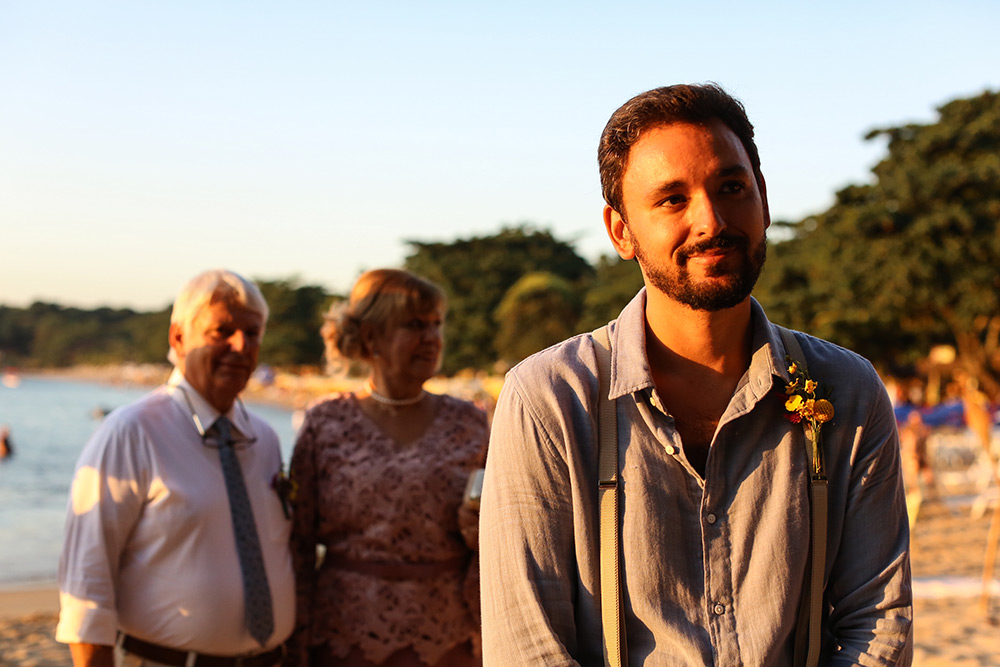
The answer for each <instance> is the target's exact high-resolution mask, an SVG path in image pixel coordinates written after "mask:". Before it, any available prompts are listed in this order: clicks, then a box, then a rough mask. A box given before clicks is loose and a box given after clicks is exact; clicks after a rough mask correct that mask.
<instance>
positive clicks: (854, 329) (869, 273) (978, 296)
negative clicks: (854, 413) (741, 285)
mask: <svg viewBox="0 0 1000 667" xmlns="http://www.w3.org/2000/svg"><path fill="white" fill-rule="evenodd" d="M938 113H939V119H938V121H937V122H935V123H932V124H927V125H920V124H909V125H904V126H901V127H895V128H884V129H877V130H873V131H872V132H870V133H869V134H868V135H867V138H868V139H875V138H879V137H886V138H888V146H887V149H888V154H887V155H886V156H885V157H884V158H883V159H882V160H881V161H880V162H879V163H878V164H877V165H876V166H875V167H874V168H873V169H872V173H873V174H874V176H875V182H874V183H872V184H870V185H852V186H849V187H847V188H844V189H843V190H841V191H840V192H838V193H837V197H836V201H835V203H834V205H833V206H832V207H831V208H830V209H829V210H827V211H825V212H824V213H821V214H819V215H817V216H813V217H811V218H807V219H806V220H803V221H801V222H799V223H797V224H796V225H794V226H793V229H794V230H795V234H794V237H793V238H792V239H791V240H789V241H786V242H783V243H779V244H775V246H774V247H773V248H772V250H773V253H772V254H773V258H772V259H770V260H769V262H768V267H767V268H766V269H765V276H764V277H763V278H762V281H761V283H762V284H761V289H760V290H759V291H758V294H759V295H760V298H761V300H762V302H764V303H765V305H766V306H767V307H768V309H769V313H770V314H771V315H772V316H776V315H778V314H779V313H780V316H781V317H782V318H784V321H785V322H787V323H788V324H790V325H791V326H795V327H797V328H801V329H803V330H805V331H809V332H811V333H813V334H815V335H817V336H821V337H824V338H829V339H831V340H833V341H835V342H838V343H841V344H843V345H846V346H848V347H851V348H854V349H857V350H858V351H860V352H862V353H863V354H865V355H866V356H869V357H871V358H873V359H876V360H881V361H883V362H884V363H885V364H896V365H902V364H906V363H910V362H913V361H914V360H915V359H916V358H918V357H919V356H922V355H926V353H927V351H928V350H929V349H930V347H931V346H932V345H934V344H939V343H949V344H955V345H957V347H958V349H959V355H960V359H961V361H962V363H963V365H965V366H966V368H967V370H969V371H971V372H973V374H974V375H976V376H977V377H978V378H979V379H980V380H981V382H982V383H983V384H984V385H985V386H987V387H994V386H995V382H996V381H995V379H994V376H995V374H996V372H997V371H998V370H1000V365H998V363H997V362H998V360H997V359H996V358H995V357H996V351H997V350H996V345H995V341H994V342H991V340H990V337H989V335H988V332H989V331H990V328H991V327H997V326H1000V322H998V321H997V319H996V318H997V316H998V313H1000V308H998V306H1000V298H998V297H1000V234H998V223H1000V94H998V93H994V92H989V91H987V92H984V93H982V94H981V95H978V96H976V97H973V98H970V99H961V100H955V101H952V102H949V103H947V104H945V105H943V106H942V107H940V109H939V110H938ZM779 321H780V320H779ZM991 369H992V370H991ZM994 391H995V389H994Z"/></svg>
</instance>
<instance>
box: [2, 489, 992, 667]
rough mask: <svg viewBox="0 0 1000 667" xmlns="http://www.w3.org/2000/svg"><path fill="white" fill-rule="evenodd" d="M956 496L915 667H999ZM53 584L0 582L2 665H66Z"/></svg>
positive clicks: (940, 509) (922, 545) (928, 566)
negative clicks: (57, 633) (57, 636)
mask: <svg viewBox="0 0 1000 667" xmlns="http://www.w3.org/2000/svg"><path fill="white" fill-rule="evenodd" d="M955 500H959V499H958V498H942V499H937V500H928V501H926V502H925V503H924V505H923V507H921V510H920V514H919V516H918V519H917V521H916V523H915V525H914V527H913V531H912V533H911V554H912V565H913V577H914V585H913V593H914V602H913V615H914V660H913V665H914V666H915V667H956V666H961V667H1000V652H998V651H997V650H996V638H997V637H998V636H1000V628H998V626H1000V572H995V573H994V577H993V581H992V586H991V596H990V598H989V607H988V611H989V614H984V612H983V610H982V608H981V607H980V596H981V594H982V568H983V553H984V547H985V546H986V535H987V532H988V528H989V521H990V517H989V513H987V514H986V515H982V516H978V517H976V516H972V515H971V513H970V511H969V510H970V505H969V504H968V503H965V502H955ZM57 620H58V591H57V589H56V585H55V583H49V582H30V583H29V582H25V583H23V584H17V583H12V584H10V585H3V584H0V664H3V665H10V666H11V667H37V666H39V665H45V666H47V667H71V665H72V662H71V660H70V656H69V650H68V648H67V647H66V646H65V645H63V644H58V643H57V642H56V641H55V638H54V635H55V627H56V622H57Z"/></svg>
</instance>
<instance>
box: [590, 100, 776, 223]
mask: <svg viewBox="0 0 1000 667" xmlns="http://www.w3.org/2000/svg"><path fill="white" fill-rule="evenodd" d="M711 120H720V121H722V122H723V123H725V125H726V126H727V127H729V129H730V130H732V131H733V134H735V135H736V136H737V137H738V138H739V140H740V143H742V144H743V148H744V149H745V150H746V152H747V155H748V156H749V157H750V164H751V166H752V167H753V171H754V176H755V177H756V178H757V183H758V184H761V182H762V179H761V173H760V156H759V155H758V154H757V145H756V144H754V142H753V125H751V124H750V120H749V119H748V118H747V113H746V110H745V109H744V108H743V104H742V103H741V102H740V101H739V100H737V99H736V98H735V97H733V96H731V95H730V94H729V93H727V92H726V91H725V90H723V89H722V87H721V86H719V85H717V84H714V83H707V84H695V85H687V84H679V85H676V86H665V87H663V88H654V89H653V90H649V91H646V92H645V93H641V94H639V95H636V96H635V97H633V98H632V99H630V100H629V101H628V102H626V103H625V104H623V105H622V106H621V107H619V108H618V110H617V111H615V112H614V113H613V114H612V115H611V119H610V120H609V121H608V124H607V125H606V126H605V127H604V132H603V133H601V143H600V146H598V149H597V162H598V164H599V165H600V168H601V190H602V191H603V194H604V201H606V202H607V203H608V205H610V206H611V208H613V209H614V210H616V211H618V213H619V214H620V215H621V216H622V217H623V218H624V217H625V205H624V202H623V201H622V178H623V177H624V175H625V168H626V166H628V156H629V151H630V150H632V146H633V145H634V144H635V142H637V141H638V140H639V137H641V136H642V133H643V132H645V131H646V130H648V129H650V128H653V127H658V126H660V125H669V124H670V123H694V124H702V123H706V122H708V121H711Z"/></svg>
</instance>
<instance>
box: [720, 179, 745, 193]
mask: <svg viewBox="0 0 1000 667" xmlns="http://www.w3.org/2000/svg"><path fill="white" fill-rule="evenodd" d="M744 190H746V186H744V185H743V184H742V183H740V182H739V181H729V182H727V183H725V184H724V185H723V186H722V191H723V192H726V193H739V192H743V191H744Z"/></svg>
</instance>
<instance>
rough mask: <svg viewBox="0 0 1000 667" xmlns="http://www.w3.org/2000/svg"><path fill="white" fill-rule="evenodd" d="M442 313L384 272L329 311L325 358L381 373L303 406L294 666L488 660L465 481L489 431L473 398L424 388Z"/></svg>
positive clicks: (451, 664)
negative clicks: (321, 551)
mask: <svg viewBox="0 0 1000 667" xmlns="http://www.w3.org/2000/svg"><path fill="white" fill-rule="evenodd" d="M444 314H445V304H444V296H443V294H442V292H441V290H440V289H439V288H438V287H437V286H435V285H433V284H432V283H429V282H428V281H426V280H424V279H423V278H420V277H418V276H415V275H413V274H411V273H408V272H406V271H399V270H393V269H382V270H376V271H369V272H367V273H365V274H364V275H362V276H361V277H360V278H359V279H358V281H357V283H356V284H355V285H354V288H353V289H352V290H351V295H350V299H349V300H348V301H347V302H345V303H341V304H336V305H334V306H333V307H332V308H331V310H330V313H329V314H328V315H327V321H326V324H325V325H324V326H323V329H322V335H323V338H324V340H325V341H326V348H327V357H328V359H329V360H331V361H332V362H334V363H338V362H346V363H351V362H358V361H361V362H364V363H365V364H367V365H368V366H369V367H370V370H371V373H370V375H369V378H368V382H367V383H366V385H365V388H364V389H363V390H361V391H358V392H355V393H344V394H336V395H334V396H332V397H331V398H329V399H328V400H324V401H322V402H319V403H317V404H315V405H313V406H312V407H311V408H310V409H309V410H308V411H307V412H306V416H305V422H304V424H303V425H302V428H301V430H300V431H299V437H298V441H297V442H296V444H295V452H294V454H293V455H292V467H291V470H292V480H293V481H294V482H295V483H296V484H297V486H298V488H297V491H296V500H295V512H294V527H293V531H292V545H293V552H294V558H295V571H296V577H297V585H298V618H297V622H296V626H297V630H296V636H295V638H294V640H293V642H292V644H293V646H294V648H295V650H296V656H297V657H298V662H297V664H300V665H306V664H309V665H349V666H365V665H386V666H393V667H397V666H412V667H417V666H423V665H439V666H440V667H465V666H467V665H478V664H481V661H480V658H479V657H478V654H479V643H480V638H479V609H478V607H479V581H478V566H477V562H476V559H475V551H476V546H477V538H478V531H477V526H478V514H477V512H476V511H474V510H473V509H472V508H471V507H470V506H469V505H467V504H464V503H463V492H464V490H465V488H466V486H467V480H468V479H469V477H470V474H471V473H473V472H474V471H475V470H476V469H477V468H480V467H481V466H482V465H483V463H484V460H485V456H486V443H487V439H488V437H489V433H488V427H487V423H486V416H485V414H483V412H482V411H481V410H479V409H477V408H476V407H475V406H474V405H472V404H471V403H467V402H465V401H461V400H458V399H456V398H452V397H451V396H447V395H436V394H430V393H428V392H427V391H425V390H424V383H425V382H426V381H427V380H428V379H430V378H431V377H432V376H433V375H434V374H435V373H436V372H437V371H438V369H439V367H440V364H441V353H442V348H443V343H444V340H443V334H442V327H443V325H444ZM475 501H478V494H477V497H476V498H475ZM317 545H322V546H323V547H325V555H324V557H323V559H322V562H320V563H317V557H316V547H317Z"/></svg>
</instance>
